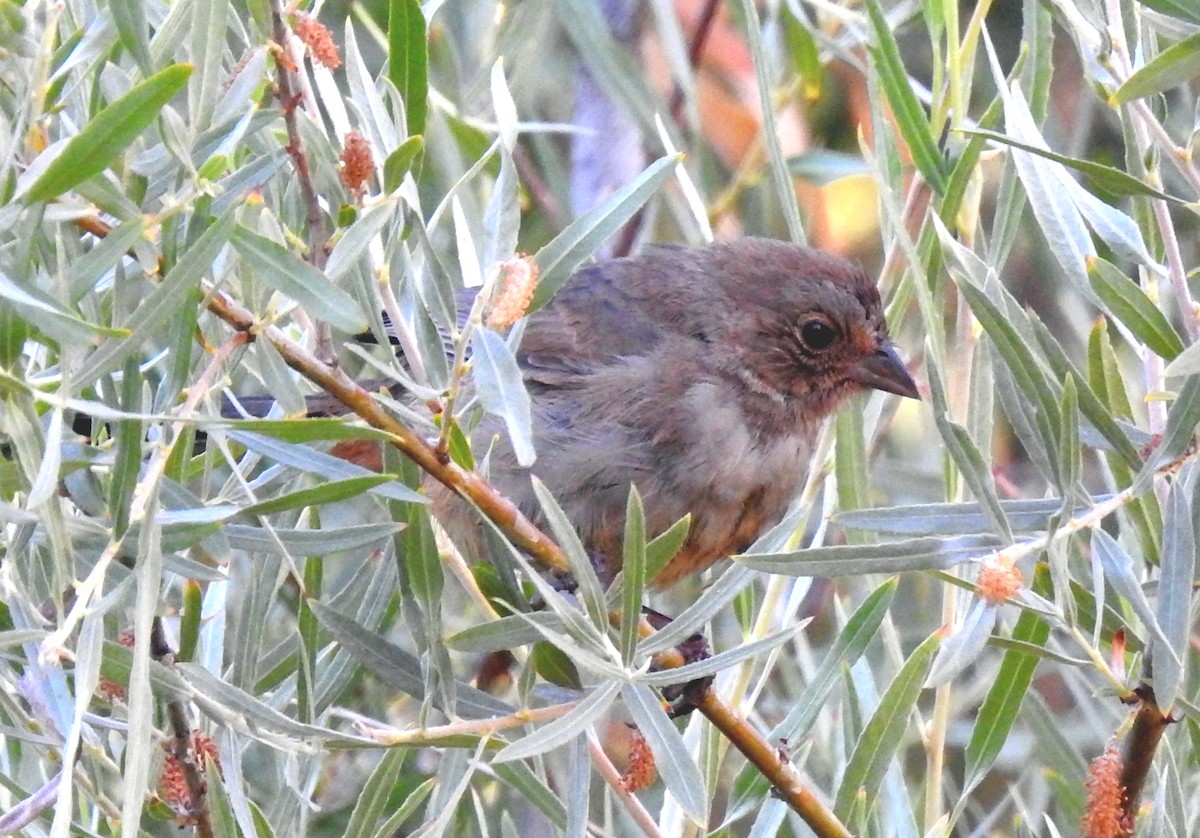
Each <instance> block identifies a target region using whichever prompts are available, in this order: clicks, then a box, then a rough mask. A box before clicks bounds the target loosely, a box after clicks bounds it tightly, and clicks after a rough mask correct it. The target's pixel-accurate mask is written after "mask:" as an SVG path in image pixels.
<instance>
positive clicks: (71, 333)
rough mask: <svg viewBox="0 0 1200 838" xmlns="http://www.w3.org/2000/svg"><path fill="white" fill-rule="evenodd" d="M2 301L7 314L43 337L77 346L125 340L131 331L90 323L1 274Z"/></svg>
mask: <svg viewBox="0 0 1200 838" xmlns="http://www.w3.org/2000/svg"><path fill="white" fill-rule="evenodd" d="M0 299H2V300H7V301H8V304H7V305H5V306H3V308H4V310H5V312H6V313H7V315H8V316H9V317H11V318H12V319H13V320H14V321H16V320H18V319H19V320H20V321H21V322H23V323H25V324H26V325H27V326H33V327H35V328H36V329H38V330H39V331H40V332H42V333H43V334H45V335H47V336H49V337H51V338H53V339H56V340H59V341H62V342H63V343H69V344H74V345H79V344H82V345H84V346H86V345H88V344H92V343H97V342H98V340H99V338H104V337H108V338H123V337H125V336H126V335H128V334H129V330H128V329H113V328H109V327H107V326H100V325H98V324H96V323H90V322H88V321H87V320H86V319H84V318H83V317H80V316H79V315H78V314H76V313H75V312H73V311H71V310H70V309H68V308H66V307H64V306H63V305H62V304H61V303H59V301H58V300H56V299H54V298H53V297H52V296H50V295H49V294H46V293H43V292H42V291H41V290H39V289H37V288H33V287H29V286H26V285H24V284H21V283H18V282H16V281H14V280H12V279H10V278H9V277H8V276H7V275H6V274H4V273H3V272H0Z"/></svg>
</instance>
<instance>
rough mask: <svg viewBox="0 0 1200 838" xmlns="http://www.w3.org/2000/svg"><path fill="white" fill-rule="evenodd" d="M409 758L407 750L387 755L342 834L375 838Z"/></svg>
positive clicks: (378, 765)
mask: <svg viewBox="0 0 1200 838" xmlns="http://www.w3.org/2000/svg"><path fill="white" fill-rule="evenodd" d="M407 757H408V750H407V749H405V748H392V749H390V750H388V751H385V752H384V754H383V758H382V759H381V760H379V763H378V764H377V765H376V766H375V770H374V771H372V772H371V776H370V777H368V778H367V782H366V783H364V784H363V786H362V790H361V791H360V792H359V795H358V800H357V801H356V802H355V804H354V811H353V812H351V813H350V820H349V822H348V823H347V824H346V828H345V830H344V831H343V833H342V834H343V835H344V836H346V838H370V836H372V835H374V834H375V827H376V826H377V825H378V823H379V819H380V818H381V817H382V816H383V813H384V811H385V810H386V809H387V807H388V803H389V802H390V800H391V796H392V792H393V790H394V789H395V786H396V781H397V780H398V779H399V777H400V769H402V768H403V767H404V760H405V759H406V758H407Z"/></svg>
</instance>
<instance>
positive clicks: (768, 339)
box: [435, 238, 918, 586]
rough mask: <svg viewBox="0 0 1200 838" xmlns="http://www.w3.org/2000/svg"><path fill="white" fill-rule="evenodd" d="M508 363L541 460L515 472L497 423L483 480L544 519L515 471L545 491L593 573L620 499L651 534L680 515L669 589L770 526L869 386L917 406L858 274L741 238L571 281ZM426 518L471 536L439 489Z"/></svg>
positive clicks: (836, 261)
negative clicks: (529, 408)
mask: <svg viewBox="0 0 1200 838" xmlns="http://www.w3.org/2000/svg"><path fill="white" fill-rule="evenodd" d="M518 361H519V362H520V364H521V367H522V369H523V371H524V373H525V382H526V386H527V388H528V390H529V394H530V397H531V399H532V402H533V408H534V413H533V423H534V427H533V432H534V441H535V447H536V450H537V455H538V457H537V461H536V463H535V464H534V465H533V466H532V468H530V469H523V468H520V467H519V466H518V465H517V464H516V461H515V458H514V457H513V455H512V451H511V449H510V448H509V447H508V444H507V442H506V440H505V439H504V437H503V432H502V431H501V430H500V429H499V425H498V423H496V422H493V421H487V420H485V421H484V422H483V424H482V425H481V426H480V428H479V429H478V430H477V431H476V432H475V434H474V442H475V443H476V450H477V451H483V450H486V448H487V446H488V445H489V444H490V443H492V442H493V440H495V446H494V448H493V453H492V456H491V460H490V478H491V481H492V483H493V484H494V485H495V486H496V488H497V489H498V490H499V491H500V492H501V493H502V494H504V495H506V496H508V497H509V498H511V499H512V500H513V501H515V502H516V503H517V505H518V506H519V507H520V509H521V511H522V512H523V513H524V514H526V515H527V516H529V517H530V518H532V519H533V520H534V521H540V520H541V515H540V512H539V506H538V503H537V500H536V498H535V497H534V494H533V490H532V488H531V483H530V480H529V474H530V473H533V474H536V475H537V476H538V477H539V478H540V479H541V480H542V481H543V482H544V483H545V484H546V485H547V486H548V487H549V489H550V490H551V492H552V493H553V494H554V496H555V497H556V498H557V500H558V501H559V503H560V504H562V506H563V508H564V509H565V510H566V512H567V514H568V516H569V517H570V519H571V521H572V522H573V523H574V525H575V527H576V528H577V530H578V531H579V534H580V537H581V538H582V540H583V543H584V544H585V545H586V546H587V547H588V549H589V550H590V551H591V552H592V554H593V556H594V557H595V558H596V559H597V560H598V562H600V563H601V564H602V566H603V567H602V570H603V571H607V572H605V573H603V575H611V573H613V572H615V570H616V569H617V568H618V567H619V562H620V558H621V546H622V540H623V532H624V514H625V505H626V500H627V497H628V494H629V486H630V484H635V485H636V486H637V487H638V490H639V492H640V493H641V495H642V499H643V503H644V506H645V511H646V524H647V530H648V532H649V533H650V534H651V535H654V534H657V533H659V532H661V531H663V530H664V529H666V528H667V527H668V526H670V525H671V524H672V523H674V522H675V521H676V520H678V519H679V518H682V517H683V516H684V515H686V514H689V513H690V514H691V516H692V523H691V530H690V532H689V536H688V539H687V542H686V543H685V545H684V547H683V549H682V551H681V552H680V554H679V555H678V556H677V557H676V558H675V559H673V560H672V561H671V563H670V564H669V565H668V566H667V567H666V568H665V569H664V570H663V571H662V573H660V574H659V576H658V577H657V578H656V579H655V580H654V584H655V585H657V586H664V585H669V584H671V583H672V582H674V581H676V580H677V579H679V578H680V577H682V576H684V575H686V574H689V573H694V572H698V571H700V570H703V569H704V568H706V567H708V566H709V565H710V564H712V563H713V562H715V561H716V560H718V559H720V558H722V557H724V556H728V555H730V554H732V553H736V552H738V551H740V550H743V549H744V548H746V547H747V546H748V545H749V544H750V543H751V542H753V541H754V539H755V538H757V537H758V535H759V534H761V533H762V532H763V531H764V530H765V529H766V528H767V527H769V526H771V525H773V524H774V523H776V522H777V521H779V520H780V518H782V516H783V513H784V511H785V510H786V508H787V505H788V503H789V502H790V500H791V499H792V498H793V497H794V496H795V495H796V493H797V492H798V491H799V489H800V487H801V485H802V484H803V482H804V479H805V476H806V474H807V471H808V465H809V459H810V457H811V454H812V447H813V444H814V442H815V440H816V436H817V433H818V430H819V425H820V423H821V421H822V420H823V419H824V418H825V417H827V416H828V415H829V414H830V413H832V412H833V411H834V410H836V409H837V407H838V406H839V405H840V404H841V403H842V402H843V401H844V400H845V399H846V398H847V397H848V396H850V395H852V394H854V393H856V392H859V391H861V390H864V389H867V388H877V389H882V390H886V391H888V392H891V393H896V394H898V395H902V396H908V397H912V398H917V397H918V396H917V389H916V385H915V384H914V383H913V380H912V378H911V377H910V376H909V374H908V372H907V371H906V370H905V368H904V365H903V363H902V362H901V361H900V359H899V357H898V356H897V355H896V352H895V349H894V348H893V347H892V344H891V343H890V342H889V340H888V337H887V326H886V324H885V323H884V320H883V313H882V308H881V305H880V300H879V294H878V291H877V290H876V288H875V285H874V283H873V282H872V281H871V279H870V278H869V277H868V276H867V275H866V274H865V273H864V272H863V271H862V269H861V268H859V267H858V266H856V265H854V264H852V263H850V262H847V261H846V260H844V259H842V258H840V257H837V256H833V255H831V254H828V253H823V252H821V251H817V250H811V249H806V248H801V247H797V246H794V245H790V244H785V243H782V242H777V241H771V240H767V239H756V238H744V239H737V240H733V241H727V242H720V243H716V244H712V245H709V246H707V247H702V248H684V247H654V248H651V249H649V250H648V251H646V252H645V253H644V254H643V255H640V256H636V257H632V258H627V259H618V260H613V261H609V262H604V263H601V264H597V265H593V266H590V267H587V268H584V269H582V270H580V271H578V272H577V273H576V274H575V275H574V276H573V277H572V278H571V279H570V280H569V282H568V283H567V285H566V286H565V287H564V288H563V289H562V290H561V291H560V292H559V293H558V294H557V295H556V296H555V297H554V299H553V300H552V301H551V302H550V303H549V304H548V305H547V306H546V307H544V308H543V309H541V310H539V311H537V312H535V313H534V314H533V315H531V316H530V317H529V319H528V323H527V327H526V331H525V335H524V337H523V338H522V342H521V346H520V350H519V352H518ZM435 512H436V513H438V514H439V515H440V516H441V517H442V518H443V519H444V522H445V523H446V524H447V529H448V530H449V531H450V532H451V533H454V532H455V531H456V530H459V531H461V530H462V529H464V528H469V527H470V526H471V525H470V524H469V523H467V520H466V518H465V517H464V516H465V515H467V514H470V513H468V512H467V511H466V510H465V508H464V505H463V504H462V503H461V502H458V501H454V500H451V499H450V498H449V495H448V493H446V492H445V491H444V490H442V491H441V492H440V495H437V494H435Z"/></svg>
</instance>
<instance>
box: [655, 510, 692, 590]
mask: <svg viewBox="0 0 1200 838" xmlns="http://www.w3.org/2000/svg"><path fill="white" fill-rule="evenodd" d="M691 526H692V516H691V515H684V516H683V517H682V518H680V519H679V520H678V521H676V522H675V523H674V524H672V525H671V526H669V527H667V528H666V529H665V530H663V531H662V532H661V533H660V534H659V535H657V536H655V537H654V538H652V539H651V540H650V542H649V543H648V544H647V545H646V581H647V582H650V581H653V579H654V577H656V576H658V574H659V572H660V571H661V570H662V569H663V568H665V567H666V566H667V565H668V564H669V563H670V562H671V559H673V558H675V554H676V553H678V552H679V551H680V549H682V548H683V544H684V542H685V541H687V537H688V532H689V530H690V529H691Z"/></svg>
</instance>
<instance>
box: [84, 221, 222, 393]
mask: <svg viewBox="0 0 1200 838" xmlns="http://www.w3.org/2000/svg"><path fill="white" fill-rule="evenodd" d="M233 224H234V215H233V212H232V211H230V212H227V213H226V214H225V215H223V216H221V217H220V218H218V219H216V220H214V221H213V222H212V224H210V225H209V227H208V229H206V230H205V231H204V233H203V234H201V236H200V237H199V238H198V239H196V242H195V243H194V244H193V245H192V246H191V247H189V248H188V249H187V250H186V251H184V252H183V253H182V254H181V255H180V257H179V259H178V261H176V263H175V265H174V266H173V267H172V268H171V269H170V270H169V271H167V275H166V276H164V277H163V278H162V281H161V282H159V284H158V287H156V288H155V289H154V290H153V291H151V292H150V295H149V296H148V297H146V298H145V299H144V300H142V301H141V303H140V304H139V305H138V307H137V309H136V310H134V312H133V314H132V315H130V316H129V317H128V318H127V319H126V321H125V323H124V326H125V327H126V328H127V329H129V330H130V331H129V334H128V337H126V338H124V339H122V340H112V341H108V342H107V343H105V344H104V345H102V346H101V347H100V348H99V349H97V350H96V351H95V352H93V353H92V354H91V355H90V356H89V357H88V359H87V361H86V362H85V363H84V364H83V366H82V367H80V368H79V369H77V370H76V371H75V375H76V376H77V377H78V380H80V381H92V380H94V379H96V378H99V377H100V376H103V375H105V374H107V373H109V372H112V371H113V370H115V369H118V368H119V367H120V366H121V364H122V363H124V360H125V358H127V357H129V356H130V355H135V354H137V353H139V352H140V351H141V348H142V345H143V344H144V343H145V342H146V340H147V338H148V337H150V336H151V335H152V334H155V333H156V332H158V331H159V330H161V329H162V328H163V327H164V326H165V325H166V324H167V323H168V322H169V321H170V320H171V318H172V317H174V316H176V315H177V314H178V311H179V301H180V299H181V297H183V296H184V295H187V294H189V293H190V292H191V291H193V290H195V289H196V288H197V287H198V286H199V284H200V279H201V277H202V276H204V275H205V274H206V273H211V271H212V265H213V261H214V260H215V259H216V258H217V254H219V253H220V252H221V248H223V247H224V246H225V243H226V242H227V241H228V239H229V235H230V233H231V232H232V229H233Z"/></svg>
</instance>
